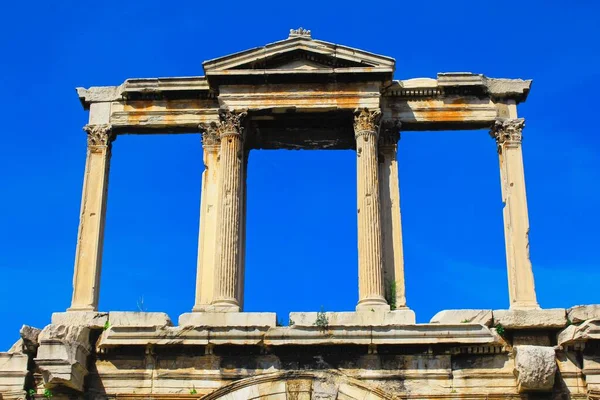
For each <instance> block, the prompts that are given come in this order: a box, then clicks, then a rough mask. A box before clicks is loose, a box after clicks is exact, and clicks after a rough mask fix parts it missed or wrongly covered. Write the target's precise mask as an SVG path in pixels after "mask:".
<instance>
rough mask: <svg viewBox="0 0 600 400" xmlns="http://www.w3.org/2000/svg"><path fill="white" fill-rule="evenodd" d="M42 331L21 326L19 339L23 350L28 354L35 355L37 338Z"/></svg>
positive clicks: (37, 344)
mask: <svg viewBox="0 0 600 400" xmlns="http://www.w3.org/2000/svg"><path fill="white" fill-rule="evenodd" d="M41 331H42V330H41V329H38V328H34V327H33V326H29V325H23V326H22V327H21V330H20V331H19V334H20V335H21V339H22V340H23V348H24V351H25V352H26V353H28V354H35V352H36V351H37V349H38V346H39V345H40V344H39V342H38V337H39V335H40V332H41Z"/></svg>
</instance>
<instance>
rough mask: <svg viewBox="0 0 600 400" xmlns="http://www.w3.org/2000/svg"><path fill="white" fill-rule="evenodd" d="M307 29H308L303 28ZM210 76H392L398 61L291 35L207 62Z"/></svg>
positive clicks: (206, 67)
mask: <svg viewBox="0 0 600 400" xmlns="http://www.w3.org/2000/svg"><path fill="white" fill-rule="evenodd" d="M304 32H306V31H304ZM203 66H204V71H205V73H206V75H207V77H209V78H210V77H211V76H221V77H223V76H238V77H240V76H244V75H254V76H255V75H257V74H267V75H268V74H273V75H275V74H277V75H284V74H301V75H307V74H317V73H320V74H323V73H329V74H344V73H354V74H357V73H358V74H361V73H362V74H365V73H375V74H379V75H381V74H385V75H389V78H390V79H391V77H392V75H393V72H394V68H395V60H394V59H393V58H390V57H385V56H381V55H377V54H373V53H369V52H367V51H364V50H359V49H354V48H351V47H347V46H342V45H338V44H333V43H329V42H324V41H321V40H315V39H312V37H311V36H310V33H309V34H306V33H303V34H292V33H290V37H288V38H287V39H286V40H282V41H279V42H275V43H271V44H267V45H266V46H263V47H259V48H254V49H250V50H246V51H242V52H239V53H235V54H231V55H228V56H224V57H219V58H216V59H213V60H209V61H206V62H204V64H203Z"/></svg>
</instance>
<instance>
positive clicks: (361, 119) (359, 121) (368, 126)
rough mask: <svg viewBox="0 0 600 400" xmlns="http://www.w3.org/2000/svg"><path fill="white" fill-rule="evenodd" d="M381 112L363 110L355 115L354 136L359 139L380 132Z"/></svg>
mask: <svg viewBox="0 0 600 400" xmlns="http://www.w3.org/2000/svg"><path fill="white" fill-rule="evenodd" d="M380 118H381V111H379V110H369V109H367V108H363V109H361V110H357V111H356V112H355V113H354V136H355V137H357V138H358V137H359V136H361V135H365V134H375V135H377V134H378V133H379V132H378V131H379V119H380Z"/></svg>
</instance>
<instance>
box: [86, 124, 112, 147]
mask: <svg viewBox="0 0 600 400" xmlns="http://www.w3.org/2000/svg"><path fill="white" fill-rule="evenodd" d="M83 130H84V131H86V132H87V142H88V146H110V145H111V143H112V142H113V141H114V140H115V139H116V135H115V134H114V132H113V130H112V125H110V124H100V125H86V126H84V127H83Z"/></svg>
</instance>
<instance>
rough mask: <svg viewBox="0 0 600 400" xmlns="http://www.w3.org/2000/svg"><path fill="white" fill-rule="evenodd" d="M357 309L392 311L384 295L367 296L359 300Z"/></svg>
mask: <svg viewBox="0 0 600 400" xmlns="http://www.w3.org/2000/svg"><path fill="white" fill-rule="evenodd" d="M356 311H390V305H389V304H388V303H387V301H385V299H384V298H382V297H381V298H378V297H375V298H367V299H362V300H360V301H359V302H358V304H357V305H356Z"/></svg>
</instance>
